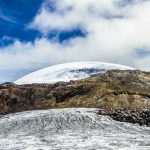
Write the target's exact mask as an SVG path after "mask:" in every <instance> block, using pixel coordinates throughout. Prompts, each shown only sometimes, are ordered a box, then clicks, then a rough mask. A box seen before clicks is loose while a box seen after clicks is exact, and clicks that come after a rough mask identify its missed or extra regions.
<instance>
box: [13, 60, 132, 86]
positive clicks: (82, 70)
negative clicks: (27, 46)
mask: <svg viewBox="0 0 150 150" xmlns="http://www.w3.org/2000/svg"><path fill="white" fill-rule="evenodd" d="M112 69H119V70H133V69H134V68H131V67H127V66H123V65H118V64H112V63H103V62H72V63H64V64H58V65H54V66H51V67H47V68H43V69H40V70H38V71H35V72H33V73H30V74H28V75H26V76H24V77H22V78H20V79H18V80H16V81H15V82H14V83H15V84H18V85H21V84H32V83H56V82H59V81H64V82H68V81H70V80H79V79H84V78H87V77H90V76H91V75H94V74H96V73H103V72H106V71H107V70H112Z"/></svg>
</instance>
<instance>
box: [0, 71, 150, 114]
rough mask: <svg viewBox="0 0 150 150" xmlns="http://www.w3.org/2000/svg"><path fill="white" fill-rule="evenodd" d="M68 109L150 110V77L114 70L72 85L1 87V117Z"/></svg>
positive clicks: (4, 85)
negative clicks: (52, 109) (10, 114)
mask: <svg viewBox="0 0 150 150" xmlns="http://www.w3.org/2000/svg"><path fill="white" fill-rule="evenodd" d="M65 107H94V108H95V107H97V108H102V109H105V110H114V109H120V108H123V109H130V110H134V109H150V73H149V72H142V71H131V70H130V71H120V70H112V71H107V72H106V73H102V74H97V75H93V76H92V77H90V78H87V79H84V80H79V81H70V82H68V83H65V82H59V83H56V84H30V85H15V84H13V83H4V84H1V85H0V114H1V115H4V114H8V113H14V112H19V111H26V110H36V109H50V108H65ZM108 115H110V114H108ZM110 116H112V115H110Z"/></svg>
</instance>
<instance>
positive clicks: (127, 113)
mask: <svg viewBox="0 0 150 150" xmlns="http://www.w3.org/2000/svg"><path fill="white" fill-rule="evenodd" d="M98 114H99V115H108V116H110V117H111V118H113V119H114V120H116V121H121V122H130V123H137V124H139V125H146V126H148V127H150V110H148V109H143V110H142V109H135V110H128V109H115V110H106V109H100V110H99V112H98Z"/></svg>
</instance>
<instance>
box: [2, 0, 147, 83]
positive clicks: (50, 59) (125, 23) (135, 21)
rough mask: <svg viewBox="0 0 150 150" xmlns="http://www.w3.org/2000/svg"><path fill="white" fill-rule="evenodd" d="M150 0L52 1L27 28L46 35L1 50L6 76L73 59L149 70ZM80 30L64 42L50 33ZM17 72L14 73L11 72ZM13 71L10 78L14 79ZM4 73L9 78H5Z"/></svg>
mask: <svg viewBox="0 0 150 150" xmlns="http://www.w3.org/2000/svg"><path fill="white" fill-rule="evenodd" d="M149 14H150V2H149V1H144V0H130V1H129V0H82V1H79V0H47V1H45V2H44V3H43V4H42V6H41V8H40V10H39V12H38V14H37V15H36V16H35V18H34V20H33V22H31V23H30V24H28V25H27V28H30V29H36V30H39V31H40V32H41V33H42V35H43V36H42V38H39V39H36V40H35V41H34V42H26V43H23V42H20V41H19V40H16V41H15V42H14V44H12V45H9V46H7V47H5V48H1V50H0V60H1V61H0V73H1V72H2V71H3V76H2V75H0V79H1V80H2V78H3V80H15V79H16V78H18V77H20V76H21V75H23V73H22V74H19V73H20V72H21V71H22V70H25V72H30V71H32V70H35V69H38V68H42V67H45V66H49V65H53V64H57V63H63V62H69V61H105V62H113V63H119V64H123V65H128V66H131V67H135V68H137V69H142V70H147V71H150V67H149V66H150V28H149V27H150V19H149ZM74 29H80V30H81V31H82V32H84V33H86V36H84V37H80V36H76V37H74V38H69V39H66V40H65V41H63V42H62V43H60V42H59V41H58V37H57V36H56V37H55V38H53V39H49V38H48V36H49V35H50V34H51V33H52V32H54V31H57V32H58V33H61V32H67V31H72V30H74ZM9 70H11V71H12V70H14V76H12V74H9ZM10 75H11V77H10ZM4 76H5V77H4Z"/></svg>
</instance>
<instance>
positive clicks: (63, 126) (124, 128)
mask: <svg viewBox="0 0 150 150" xmlns="http://www.w3.org/2000/svg"><path fill="white" fill-rule="evenodd" d="M97 111H98V109H95V108H65V109H50V110H35V111H27V112H21V113H15V114H9V115H5V116H0V149H2V150H12V149H13V150H20V149H21V150H22V149H24V150H31V149H34V150H59V149H61V150H85V149H86V150H91V149H100V150H116V149H118V150H141V149H143V150H149V149H150V128H148V127H145V126H139V125H136V124H130V123H122V122H117V121H114V120H112V119H111V118H110V117H108V116H101V115H98V114H97Z"/></svg>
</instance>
